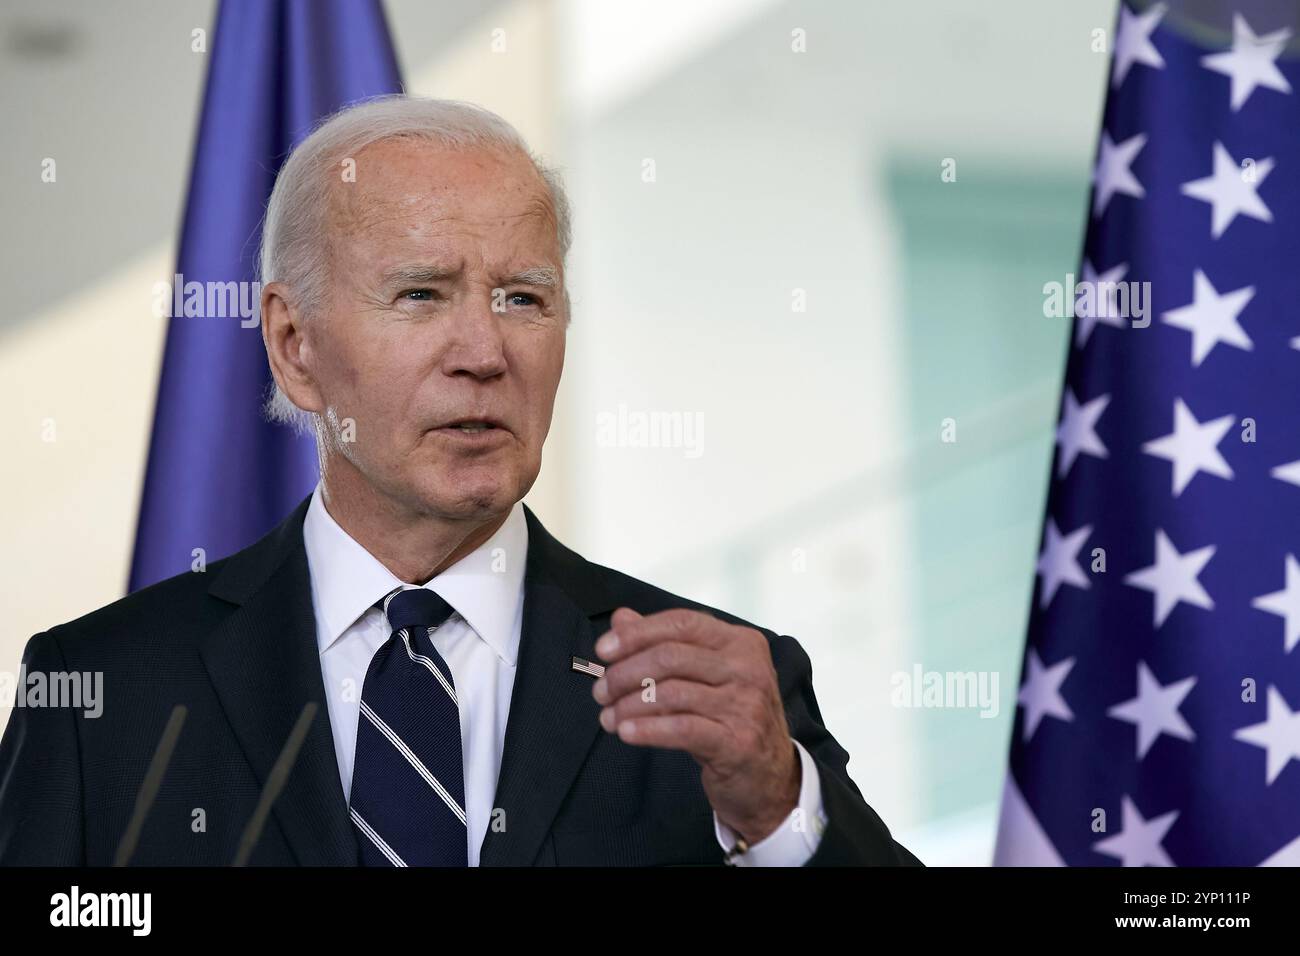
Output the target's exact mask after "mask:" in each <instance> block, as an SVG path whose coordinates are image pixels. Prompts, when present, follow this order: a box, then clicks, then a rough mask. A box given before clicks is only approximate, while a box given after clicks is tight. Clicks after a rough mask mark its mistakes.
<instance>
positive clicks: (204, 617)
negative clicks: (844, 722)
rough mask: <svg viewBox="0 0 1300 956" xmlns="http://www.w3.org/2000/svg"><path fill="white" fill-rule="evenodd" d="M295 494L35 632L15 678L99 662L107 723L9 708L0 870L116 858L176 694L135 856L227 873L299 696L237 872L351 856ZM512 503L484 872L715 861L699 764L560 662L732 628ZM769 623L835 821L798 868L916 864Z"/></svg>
mask: <svg viewBox="0 0 1300 956" xmlns="http://www.w3.org/2000/svg"><path fill="white" fill-rule="evenodd" d="M309 501H310V499H306V500H304V501H303V502H302V504H301V505H299V506H298V507H297V508H296V509H295V510H294V512H293V513H292V514H291V515H290V516H289V517H288V518H286V519H285V521H284V522H283V523H281V524H280V525H279V526H278V527H277V528H276V529H275V530H273V531H272V532H271V533H270V534H268V535H267V536H266V537H265V538H263V539H262V540H260V541H258V542H257V543H256V544H254V545H252V546H251V547H249V548H246V549H245V550H243V551H240V552H238V553H237V554H234V555H232V556H231V557H229V558H226V559H224V560H221V561H218V562H215V563H213V564H212V565H211V566H210V567H209V568H208V569H207V571H206V572H204V573H190V574H184V575H181V576H178V577H175V578H171V579H169V580H166V581H163V582H161V583H159V584H156V585H154V586H152V587H149V588H146V589H144V590H141V591H138V592H136V593H135V594H132V595H130V596H128V597H126V598H123V599H122V600H120V601H117V602H115V603H113V604H110V605H108V606H107V607H104V608H101V609H100V610H98V611H95V612H93V613H91V614H88V615H86V616H85V617H82V618H79V619H78V620H76V621H73V622H71V623H69V624H64V625H61V626H59V627H55V628H52V629H51V630H49V631H46V632H44V633H42V634H38V635H36V636H35V637H33V638H32V639H31V641H30V642H29V643H28V645H27V650H26V652H25V654H24V657H23V660H24V663H25V665H26V669H27V672H28V673H32V672H37V671H42V672H68V671H75V672H95V671H100V672H102V673H103V675H104V676H103V691H102V695H103V711H102V714H101V715H100V716H99V717H87V716H86V715H85V713H84V712H83V711H82V710H73V709H69V708H15V709H14V710H13V712H12V717H11V718H10V721H9V725H8V727H7V728H6V731H5V734H4V739H3V742H2V743H0V864H4V865H90V866H104V865H109V864H111V863H112V862H113V859H114V855H115V853H116V851H117V848H118V845H119V843H120V842H121V839H122V836H123V833H124V831H125V830H126V829H127V826H128V822H129V821H130V819H131V816H132V811H133V809H134V807H135V805H136V800H137V795H138V793H139V791H140V787H141V783H142V781H143V780H144V779H145V777H146V774H147V771H148V767H149V764H150V761H151V759H152V757H153V755H154V752H155V750H156V748H157V745H158V741H159V739H160V737H161V736H162V735H163V730H164V727H165V725H166V723H167V720H168V717H169V715H170V714H171V712H172V709H173V708H174V706H175V705H177V704H184V705H185V707H186V708H187V709H188V714H187V717H186V720H185V723H184V726H183V728H182V730H181V733H180V737H179V739H178V740H177V743H176V746H175V750H174V752H173V755H172V758H171V762H170V764H169V765H168V767H167V771H166V774H165V776H164V778H163V780H162V783H161V788H160V789H159V791H158V792H157V795H156V799H155V800H154V803H153V806H152V809H151V810H150V812H149V814H148V816H147V817H146V819H145V822H144V826H143V829H142V830H141V832H140V834H139V840H138V843H137V844H136V847H135V850H134V853H133V855H132V857H131V861H130V862H131V863H132V864H136V865H201V866H224V865H228V864H229V863H231V861H232V860H233V859H234V858H235V856H236V852H237V850H238V846H239V842H240V835H241V833H242V832H243V830H244V828H245V825H246V824H247V822H248V820H249V818H250V816H252V814H253V811H254V808H255V806H256V805H257V801H258V797H259V794H260V792H261V790H262V787H263V784H264V783H265V781H266V780H267V776H268V773H269V772H270V770H271V767H272V765H273V764H274V763H275V760H276V758H277V756H278V755H279V754H280V752H281V749H282V748H283V747H284V745H285V742H286V740H287V739H288V738H289V735H290V731H291V730H292V729H293V726H294V724H295V722H296V721H297V720H298V718H299V716H300V714H301V713H302V712H303V709H304V705H305V704H306V703H307V702H308V701H315V702H316V703H317V705H318V706H317V710H316V716H315V719H314V720H313V722H312V724H311V726H310V729H309V731H308V733H307V737H306V739H305V742H304V743H303V745H302V749H301V751H300V753H299V756H298V759H297V761H296V763H295V764H294V765H293V769H292V771H291V772H290V774H289V777H288V780H287V783H286V784H285V787H284V790H283V791H282V792H281V794H280V796H279V798H278V799H277V800H276V802H275V804H274V806H273V809H272V812H271V814H270V817H269V819H268V820H267V821H266V825H265V827H264V828H263V830H262V833H261V836H260V839H259V840H258V842H257V844H256V847H255V849H254V850H253V852H252V855H251V858H250V859H249V862H250V863H251V864H253V865H295V864H301V865H318V866H319V865H338V866H351V865H356V864H357V863H358V847H357V843H356V838H355V836H354V834H353V830H352V826H351V824H350V822H349V819H348V810H347V804H346V801H345V800H344V797H343V791H342V788H341V786H340V784H339V771H338V765H337V761H336V760H335V756H334V746H333V739H332V737H331V734H330V725H329V717H328V711H327V709H326V707H325V689H324V685H323V683H322V678H321V667H320V660H319V656H318V651H317V643H316V625H315V619H314V615H313V612H312V601H311V586H310V578H309V572H308V566H307V555H306V550H305V548H304V545H303V535H302V525H303V517H304V515H305V514H306V510H307V505H308V502H309ZM525 513H526V517H527V521H528V535H529V539H528V540H529V545H528V559H527V568H526V571H525V579H524V580H525V583H524V587H525V597H524V620H523V632H522V636H521V641H520V656H519V664H518V670H517V672H516V677H515V685H514V691H513V694H512V697H511V703H510V716H509V721H508V723H507V727H506V736H505V748H504V752H503V754H502V762H501V770H500V777H499V779H498V783H497V792H496V800H495V803H494V807H499V808H501V809H502V810H503V811H504V814H505V815H504V819H505V822H506V826H505V828H504V829H503V830H500V831H495V830H493V829H492V828H489V831H488V833H487V836H486V837H485V839H484V842H483V846H482V854H481V863H482V865H484V866H494V865H496V866H500V865H505V866H528V865H539V866H551V865H560V866H568V865H586V866H611V865H632V866H641V865H671V864H721V863H722V851H721V850H720V848H719V846H718V842H717V839H716V838H715V836H714V832H713V815H712V809H711V807H710V805H709V803H708V800H707V799H706V798H705V794H704V789H703V787H702V785H701V783H700V772H699V767H698V765H697V764H696V763H695V761H694V759H693V758H692V757H691V756H690V755H689V754H686V753H684V752H681V751H673V750H662V749H654V748H644V747H634V746H630V745H628V744H625V743H623V742H622V741H621V740H619V739H618V737H617V736H615V735H611V734H608V733H605V732H604V731H602V730H601V729H600V723H599V720H598V716H597V715H598V714H599V710H600V706H599V705H598V704H597V703H596V701H595V700H594V699H593V698H592V696H591V683H592V678H591V677H590V676H588V675H586V674H582V673H579V672H576V671H574V670H573V669H572V667H571V664H572V658H573V657H574V656H577V657H581V658H584V659H586V660H590V661H594V660H596V659H597V658H596V654H595V650H594V644H595V641H596V639H597V638H598V637H599V636H600V635H601V634H603V633H604V632H605V631H606V630H607V629H608V627H609V618H610V615H611V614H612V613H613V611H614V609H616V608H618V607H621V606H627V607H631V608H634V609H636V610H638V611H640V612H641V613H642V614H650V613H653V612H655V611H661V610H665V609H667V608H673V607H687V608H694V609H697V610H704V611H708V612H709V613H712V614H714V615H715V616H717V617H719V618H721V619H723V620H726V621H730V622H733V623H739V624H744V623H746V622H744V621H740V620H739V619H737V618H735V617H733V616H731V615H729V614H725V613H723V612H720V611H716V610H714V609H711V608H706V607H703V606H702V605H699V604H696V603H694V602H691V601H687V600H684V599H682V598H679V597H676V596H675V595H672V594H669V593H667V592H666V591H663V590H660V589H659V588H656V587H653V586H651V585H649V584H646V583H645V582H643V581H638V580H636V579H634V578H631V577H629V576H627V575H625V574H621V573H619V572H617V571H613V570H610V569H608V568H604V567H601V566H599V565H596V564H592V563H590V562H588V561H586V560H585V559H584V558H582V557H581V556H579V555H578V554H576V553H574V552H573V551H571V550H569V549H568V548H566V547H565V546H564V545H562V544H560V543H559V542H558V541H556V540H555V538H553V537H552V536H551V535H550V534H549V533H547V531H546V529H545V528H543V527H542V525H541V523H540V522H539V521H538V520H537V518H536V516H535V515H533V513H532V512H531V511H530V510H528V509H525ZM759 630H762V629H761V628H760V629H759ZM763 633H764V634H765V635H766V637H767V638H768V640H769V642H770V644H771V651H772V661H773V663H774V665H775V667H776V672H777V676H778V679H779V684H780V689H781V695H782V698H783V700H784V702H785V709H786V717H787V719H788V722H789V726H790V731H791V736H793V737H794V738H795V739H796V740H798V741H799V742H800V743H801V744H803V746H804V747H805V748H807V750H808V752H809V753H810V754H811V755H812V756H813V758H814V759H815V761H816V763H817V770H818V772H819V774H820V779H821V790H822V799H823V803H824V806H825V809H826V813H827V815H828V817H829V824H828V826H827V828H826V830H825V832H824V834H823V836H822V839H821V843H820V845H819V847H818V850H817V852H816V854H815V855H814V856H813V858H812V859H811V860H810V861H809V863H810V865H837V864H838V865H855V864H875V865H893V864H918V863H919V861H917V860H916V858H915V857H914V856H912V854H911V853H909V852H908V851H907V850H906V849H904V848H903V847H902V846H901V845H899V844H898V843H897V842H895V841H894V840H893V838H892V837H891V836H890V834H889V830H888V829H887V828H886V827H885V824H884V823H883V822H882V821H881V820H880V818H879V817H878V816H877V815H876V814H875V812H874V811H873V810H872V809H871V807H869V806H868V805H867V803H866V802H865V801H864V800H863V798H862V794H861V793H860V792H859V790H858V788H857V787H856V786H855V785H854V783H853V781H852V780H851V779H850V778H849V775H848V773H847V771H846V769H845V767H846V764H847V763H848V754H847V753H846V752H845V751H844V749H843V748H842V747H841V746H840V745H839V744H838V743H837V742H836V740H835V739H834V738H833V737H832V736H831V735H830V732H829V731H827V729H826V728H825V727H824V726H823V725H822V718H821V713H820V711H819V709H818V706H817V700H816V698H815V697H814V695H813V688H812V673H811V664H810V663H809V660H808V655H807V654H806V653H804V651H803V649H802V648H801V647H800V646H799V644H798V643H797V642H796V641H795V640H794V639H793V638H791V637H785V636H781V635H778V634H775V633H773V632H771V631H763ZM198 810H202V811H203V813H202V814H201V815H198V814H196V811H198ZM198 819H202V821H203V826H201V827H200V826H196V825H195V821H196V820H198ZM196 831H197V832H196Z"/></svg>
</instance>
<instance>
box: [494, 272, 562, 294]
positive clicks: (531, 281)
mask: <svg viewBox="0 0 1300 956" xmlns="http://www.w3.org/2000/svg"><path fill="white" fill-rule="evenodd" d="M500 285H503V286H507V285H535V286H538V287H539V288H542V289H558V288H559V286H560V274H559V272H557V271H556V270H555V269H552V268H551V267H550V266H536V267H534V268H532V269H523V270H521V271H519V272H515V273H512V274H510V275H508V276H505V277H503V278H502V279H501V281H500Z"/></svg>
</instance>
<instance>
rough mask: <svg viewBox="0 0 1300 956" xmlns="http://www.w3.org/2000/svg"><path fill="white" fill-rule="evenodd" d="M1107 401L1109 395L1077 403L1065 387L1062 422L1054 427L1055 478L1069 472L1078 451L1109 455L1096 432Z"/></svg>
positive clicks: (1108, 401) (1072, 391)
mask: <svg viewBox="0 0 1300 956" xmlns="http://www.w3.org/2000/svg"><path fill="white" fill-rule="evenodd" d="M1109 404H1110V396H1109V395H1098V396H1097V397H1096V398H1094V399H1093V400H1092V401H1090V402H1088V403H1087V404H1086V405H1080V404H1079V401H1078V399H1076V398H1075V397H1074V389H1072V388H1070V387H1069V386H1066V389H1065V411H1064V412H1063V413H1062V415H1061V424H1059V425H1057V426H1056V443H1057V444H1058V445H1060V446H1061V454H1060V457H1059V459H1058V461H1057V465H1056V474H1057V477H1059V478H1064V477H1065V476H1066V475H1067V474H1068V473H1069V471H1070V466H1071V465H1073V464H1074V459H1076V458H1078V457H1079V453H1080V452H1083V453H1085V454H1088V455H1094V456H1096V457H1097V458H1105V457H1107V456H1108V455H1109V452H1107V451H1106V446H1105V445H1103V444H1102V443H1101V439H1100V438H1098V437H1097V431H1096V429H1097V419H1099V418H1101V415H1102V412H1104V411H1105V410H1106V406H1107V405H1109ZM1076 533H1077V532H1076Z"/></svg>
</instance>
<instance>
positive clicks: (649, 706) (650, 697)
mask: <svg viewBox="0 0 1300 956" xmlns="http://www.w3.org/2000/svg"><path fill="white" fill-rule="evenodd" d="M734 696H735V695H734V694H732V693H730V692H729V691H727V690H724V689H722V688H718V687H712V686H710V685H709V684H701V683H699V682H698V681H692V680H679V679H677V678H674V679H672V680H666V681H663V682H662V683H656V684H654V685H653V686H651V687H646V688H642V689H641V690H640V692H636V691H634V692H632V693H630V694H624V695H623V696H622V697H620V698H618V699H617V700H615V701H614V702H613V703H611V704H609V705H608V706H606V707H604V708H603V709H602V710H601V712H600V725H601V726H602V727H604V728H605V729H606V730H608V731H613V730H614V729H615V728H616V727H617V726H618V724H619V722H620V721H623V720H628V719H630V718H636V717H656V716H663V715H665V714H699V715H700V716H701V717H708V718H710V719H711V720H717V721H721V722H723V723H725V722H726V721H727V719H728V717H729V716H730V714H731V711H732V700H733V698H734Z"/></svg>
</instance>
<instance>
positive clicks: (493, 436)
mask: <svg viewBox="0 0 1300 956" xmlns="http://www.w3.org/2000/svg"><path fill="white" fill-rule="evenodd" d="M355 159H356V181H355V182H343V181H339V182H335V183H334V185H333V187H332V202H331V213H330V218H329V222H330V227H329V229H328V242H329V250H328V256H329V263H330V292H329V295H328V297H327V301H326V303H325V304H324V305H323V307H322V309H321V312H320V314H319V315H316V316H313V317H312V318H310V319H309V320H308V321H307V322H306V330H305V335H304V339H303V345H302V355H303V359H304V361H305V362H306V363H307V364H308V366H309V368H310V369H311V372H312V375H313V377H314V378H315V383H316V387H317V390H318V392H319V397H320V403H321V405H322V410H323V411H324V413H325V418H326V421H327V425H326V427H327V428H328V429H329V430H330V431H331V432H333V433H334V434H336V435H338V434H340V433H341V434H343V435H344V436H346V434H347V431H348V427H347V426H348V422H347V420H348V419H351V420H352V421H353V422H355V430H354V431H355V440H354V441H352V442H343V443H342V444H338V443H337V442H336V443H335V445H336V447H337V449H338V451H339V452H340V453H341V454H342V456H343V458H344V459H345V460H342V461H340V460H338V455H337V454H334V455H333V461H331V462H329V463H327V481H328V480H329V476H328V470H329V469H330V468H334V469H340V468H343V469H346V468H353V469H355V470H356V471H357V472H359V473H360V475H361V476H362V477H363V478H364V480H365V482H366V484H368V485H369V486H370V487H371V488H373V489H374V490H375V491H376V492H378V493H379V494H380V495H381V496H383V497H385V498H387V499H389V500H390V501H393V502H394V503H398V504H400V506H401V507H403V508H410V509H412V510H415V511H418V512H420V513H423V514H435V515H439V516H444V517H449V518H481V517H486V516H488V515H492V514H497V513H500V512H502V511H504V510H506V509H508V508H509V507H510V506H511V505H512V504H514V502H516V501H518V500H519V499H520V498H522V497H523V496H524V494H525V493H526V492H527V491H528V489H529V488H530V487H531V486H532V484H533V482H534V480H536V478H537V474H538V471H539V470H540V468H541V458H542V443H543V442H544V441H545V439H546V433H547V431H548V429H549V428H550V423H551V411H552V408H553V406H554V401H555V392H556V389H557V388H558V386H559V383H560V372H561V370H562V368H563V365H564V340H565V324H566V320H567V314H566V309H565V304H564V301H563V294H562V288H563V286H562V283H563V278H564V277H563V272H562V268H563V267H562V264H561V261H560V249H559V244H558V240H557V237H556V221H555V213H554V208H553V205H552V203H551V199H550V194H549V192H548V191H547V189H546V186H545V184H544V182H543V181H542V179H541V177H540V176H539V175H538V174H537V172H536V170H535V169H534V167H533V166H532V164H531V162H529V160H528V159H527V157H525V156H524V155H522V154H521V153H517V152H502V151H497V150H486V149H466V150H454V149H446V148H443V147H441V146H436V145H433V144H430V143H427V142H419V141H409V140H408V141H399V140H395V141H389V142H382V143H377V144H375V145H373V146H370V147H367V148H366V149H364V150H361V151H360V153H359V154H358V155H357V156H356V157H355ZM466 423H472V425H471V427H470V428H463V427H460V426H462V424H466ZM484 424H487V425H489V426H491V427H487V428H482V427H481V426H482V425H484Z"/></svg>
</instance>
